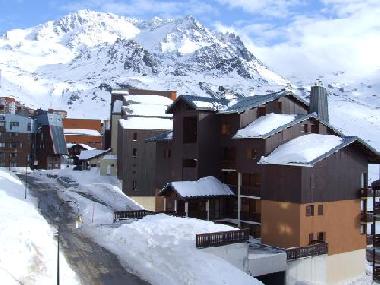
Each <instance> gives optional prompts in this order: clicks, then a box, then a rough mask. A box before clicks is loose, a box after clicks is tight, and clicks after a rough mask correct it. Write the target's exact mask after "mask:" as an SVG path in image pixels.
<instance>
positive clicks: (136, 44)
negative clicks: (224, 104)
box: [0, 10, 287, 118]
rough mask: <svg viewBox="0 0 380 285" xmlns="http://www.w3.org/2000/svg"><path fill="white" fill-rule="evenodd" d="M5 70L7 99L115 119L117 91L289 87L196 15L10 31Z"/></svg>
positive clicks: (80, 20) (3, 50)
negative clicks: (112, 97)
mask: <svg viewBox="0 0 380 285" xmlns="http://www.w3.org/2000/svg"><path fill="white" fill-rule="evenodd" d="M0 69H1V70H2V80H1V85H2V87H1V89H0V94H1V95H13V96H16V97H18V98H20V99H21V100H22V101H24V102H26V103H27V104H30V105H34V106H41V105H42V106H43V107H54V108H60V109H68V111H69V114H70V115H71V116H83V115H86V116H90V117H94V118H105V117H106V116H107V114H108V109H107V108H108V100H109V92H108V90H109V88H110V87H118V86H134V87H140V88H152V89H159V90H165V89H171V90H178V92H179V93H180V94H197V95H205V96H223V95H224V94H225V93H226V92H228V93H229V94H233V95H234V96H247V95H253V94H256V93H262V92H266V91H271V90H276V89H279V88H282V87H283V86H285V85H286V84H287V81H286V80H285V79H284V78H282V77H281V76H279V75H277V74H275V73H273V72H272V71H270V70H269V69H268V68H267V67H266V66H265V65H264V64H263V63H262V62H260V61H259V60H258V59H257V58H256V57H255V56H254V55H253V54H252V53H251V52H250V51H248V49H247V48H246V47H245V45H244V44H243V42H242V41H241V40H240V38H239V37H238V36H236V35H234V34H221V33H218V32H214V31H210V30H209V29H207V28H206V27H205V26H203V25H202V24H201V23H199V22H198V21H197V20H196V19H194V18H193V17H191V16H187V17H184V18H180V19H160V18H153V19H152V20H150V21H142V20H135V19H130V18H126V17H122V16H117V15H114V14H109V13H98V12H93V11H88V10H81V11H78V12H76V13H73V14H69V15H67V16H64V17H62V18H61V19H59V20H56V21H50V22H47V23H45V24H42V25H39V26H36V27H32V28H29V29H24V30H11V31H9V32H7V33H5V34H4V35H3V36H2V37H1V38H0ZM220 86H223V87H220Z"/></svg>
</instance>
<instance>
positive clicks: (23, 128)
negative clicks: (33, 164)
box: [0, 113, 33, 167]
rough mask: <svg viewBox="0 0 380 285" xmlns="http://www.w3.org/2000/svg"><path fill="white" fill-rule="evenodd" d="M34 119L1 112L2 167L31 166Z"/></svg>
mask: <svg viewBox="0 0 380 285" xmlns="http://www.w3.org/2000/svg"><path fill="white" fill-rule="evenodd" d="M32 134H33V120H32V119H31V118H29V117H25V116H22V115H18V114H15V113H8V114H0V167H25V166H29V162H30V161H29V158H30V156H29V154H30V152H31V144H32Z"/></svg>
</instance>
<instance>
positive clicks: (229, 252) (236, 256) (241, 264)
mask: <svg viewBox="0 0 380 285" xmlns="http://www.w3.org/2000/svg"><path fill="white" fill-rule="evenodd" d="M200 250H202V251H204V252H207V253H210V254H213V255H216V256H219V257H220V258H223V259H224V260H226V261H227V262H228V263H230V264H232V265H233V266H235V267H237V268H239V269H240V270H242V271H244V272H248V243H234V244H229V245H225V246H219V247H208V248H203V249H200Z"/></svg>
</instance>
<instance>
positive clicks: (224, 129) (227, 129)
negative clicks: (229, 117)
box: [220, 123, 231, 136]
mask: <svg viewBox="0 0 380 285" xmlns="http://www.w3.org/2000/svg"><path fill="white" fill-rule="evenodd" d="M220 133H221V134H222V135H224V136H228V135H230V134H231V125H230V124H229V123H222V126H221V128H220Z"/></svg>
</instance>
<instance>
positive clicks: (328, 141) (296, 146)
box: [259, 134, 343, 166]
mask: <svg viewBox="0 0 380 285" xmlns="http://www.w3.org/2000/svg"><path fill="white" fill-rule="evenodd" d="M342 142H343V139H342V138H340V137H338V136H333V135H320V134H309V135H304V136H300V137H298V138H295V139H293V140H291V141H289V142H287V143H284V144H282V145H280V146H279V147H278V148H276V149H275V150H274V151H273V152H272V153H271V154H269V155H268V156H267V157H262V158H261V159H260V161H259V163H260V164H297V165H300V166H310V163H311V162H312V161H313V160H315V159H317V158H319V157H321V156H322V155H324V154H326V153H327V152H329V151H331V150H332V149H333V148H335V147H337V146H339V145H340V144H341V143H342Z"/></svg>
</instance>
